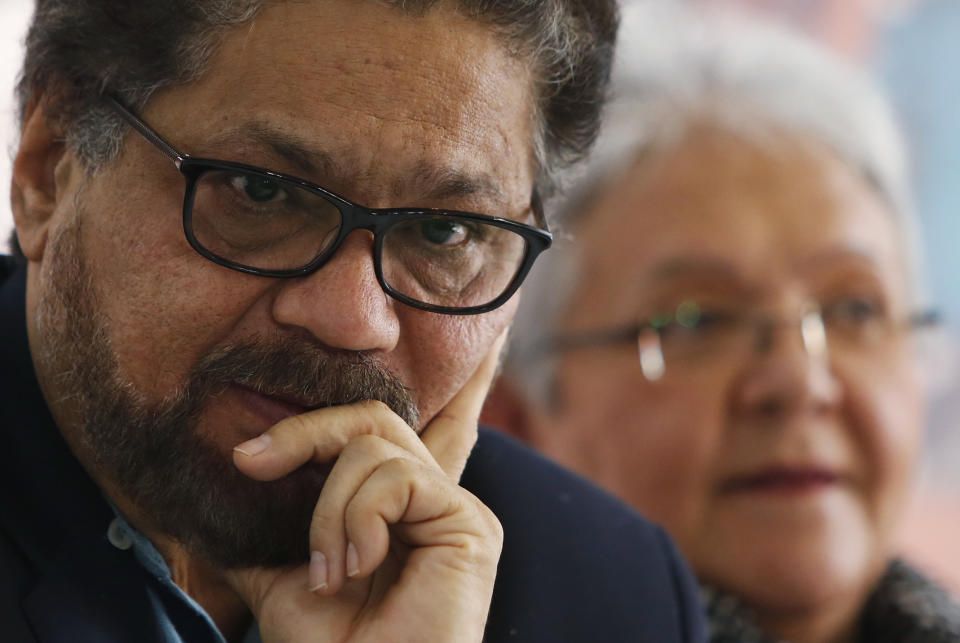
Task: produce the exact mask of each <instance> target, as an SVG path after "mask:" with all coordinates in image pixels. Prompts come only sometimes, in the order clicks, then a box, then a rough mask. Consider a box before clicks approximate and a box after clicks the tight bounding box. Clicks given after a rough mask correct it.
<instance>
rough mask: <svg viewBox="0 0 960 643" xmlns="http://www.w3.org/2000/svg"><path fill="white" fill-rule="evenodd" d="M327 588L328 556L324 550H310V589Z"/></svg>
mask: <svg viewBox="0 0 960 643" xmlns="http://www.w3.org/2000/svg"><path fill="white" fill-rule="evenodd" d="M321 589H327V557H326V556H324V555H323V552H322V551H312V552H310V591H311V592H316V591H317V590H321Z"/></svg>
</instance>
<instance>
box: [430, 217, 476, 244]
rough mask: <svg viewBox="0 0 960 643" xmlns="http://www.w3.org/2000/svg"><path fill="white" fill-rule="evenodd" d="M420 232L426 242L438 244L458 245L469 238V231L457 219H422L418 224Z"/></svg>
mask: <svg viewBox="0 0 960 643" xmlns="http://www.w3.org/2000/svg"><path fill="white" fill-rule="evenodd" d="M420 234H421V235H422V236H423V238H424V239H426V240H427V241H428V242H430V243H432V244H434V245H438V246H448V247H452V246H459V245H460V244H462V243H465V242H466V241H468V240H469V238H470V231H469V229H468V228H467V226H466V225H464V224H463V223H461V222H459V221H441V220H436V219H434V220H431V221H424V222H423V223H421V224H420Z"/></svg>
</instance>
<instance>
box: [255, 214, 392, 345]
mask: <svg viewBox="0 0 960 643" xmlns="http://www.w3.org/2000/svg"><path fill="white" fill-rule="evenodd" d="M273 317H274V319H275V320H276V322H277V323H279V324H281V325H285V326H294V327H299V328H302V329H304V330H306V331H307V332H309V333H310V334H311V335H313V336H314V337H315V338H316V340H317V341H319V342H321V343H323V344H324V345H326V346H328V347H330V348H338V349H343V350H350V351H390V350H392V349H393V348H394V347H395V346H396V344H397V340H398V338H399V336H400V323H399V320H398V318H397V315H396V312H395V310H394V301H393V300H392V299H390V297H388V296H387V294H386V293H385V292H384V291H383V289H382V288H381V287H380V283H379V282H378V281H377V277H376V273H375V272H374V264H373V235H372V234H371V233H370V232H368V231H366V230H356V231H354V232H353V233H351V234H350V235H349V236H348V237H347V238H346V239H344V241H343V243H342V244H341V246H340V248H338V249H337V251H336V254H334V256H333V257H331V258H330V260H329V261H328V262H327V263H326V264H324V266H323V267H322V268H320V269H319V270H317V271H316V272H314V273H313V274H310V275H307V276H306V277H300V278H294V279H288V280H286V281H285V283H284V284H283V286H282V287H281V288H280V291H279V293H278V294H277V296H276V298H275V299H274V302H273Z"/></svg>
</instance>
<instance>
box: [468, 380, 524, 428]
mask: <svg viewBox="0 0 960 643" xmlns="http://www.w3.org/2000/svg"><path fill="white" fill-rule="evenodd" d="M529 412H530V409H529V407H528V405H527V403H526V401H525V400H524V399H523V395H522V394H521V393H520V392H519V391H518V390H517V388H516V386H514V384H513V382H512V381H510V378H509V377H508V376H507V375H501V376H500V377H498V378H497V380H496V381H495V382H494V383H493V386H492V387H491V388H490V392H489V393H488V394H487V400H486V402H485V403H484V405H483V412H482V413H481V414H480V423H481V424H487V425H489V426H492V427H496V428H498V429H500V430H501V431H503V432H504V433H506V434H507V435H512V436H513V437H515V438H517V439H518V440H520V441H521V442H529V440H530V435H529V428H530V427H529V422H528V420H529Z"/></svg>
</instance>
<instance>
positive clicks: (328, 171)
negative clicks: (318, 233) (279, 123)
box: [213, 121, 348, 184]
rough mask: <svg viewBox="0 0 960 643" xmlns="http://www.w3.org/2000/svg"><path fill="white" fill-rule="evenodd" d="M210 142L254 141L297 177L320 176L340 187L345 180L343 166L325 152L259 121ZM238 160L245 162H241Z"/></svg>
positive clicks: (231, 143)
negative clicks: (288, 166) (289, 167)
mask: <svg viewBox="0 0 960 643" xmlns="http://www.w3.org/2000/svg"><path fill="white" fill-rule="evenodd" d="M213 142H214V144H218V145H227V144H229V145H237V144H243V143H250V142H253V143H255V144H257V145H259V146H261V147H264V148H267V149H268V150H270V151H271V152H273V153H274V154H276V155H277V156H279V157H280V158H282V159H283V160H285V161H287V162H288V163H290V164H291V166H292V167H293V171H292V173H293V174H295V175H296V176H299V177H303V178H308V177H316V176H322V177H324V178H326V179H328V180H332V181H333V182H336V183H337V184H342V183H343V182H344V181H345V180H346V179H347V178H348V177H347V175H346V172H344V170H343V168H342V166H341V165H340V164H339V163H337V161H336V160H335V159H334V157H333V155H331V154H330V153H329V152H327V151H326V150H322V149H320V148H318V147H317V146H315V145H312V144H311V143H309V142H308V141H306V140H304V139H302V138H300V137H298V136H295V135H293V134H290V133H287V132H283V131H280V130H278V129H277V128H275V127H271V126H270V125H267V124H265V123H262V122H257V121H254V122H250V123H246V124H244V125H242V126H240V127H237V128H234V129H231V130H229V131H227V132H225V133H224V134H222V135H221V136H219V137H217V138H216V139H214V140H213ZM240 161H241V162H245V161H244V160H243V159H240ZM266 169H270V168H266Z"/></svg>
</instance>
